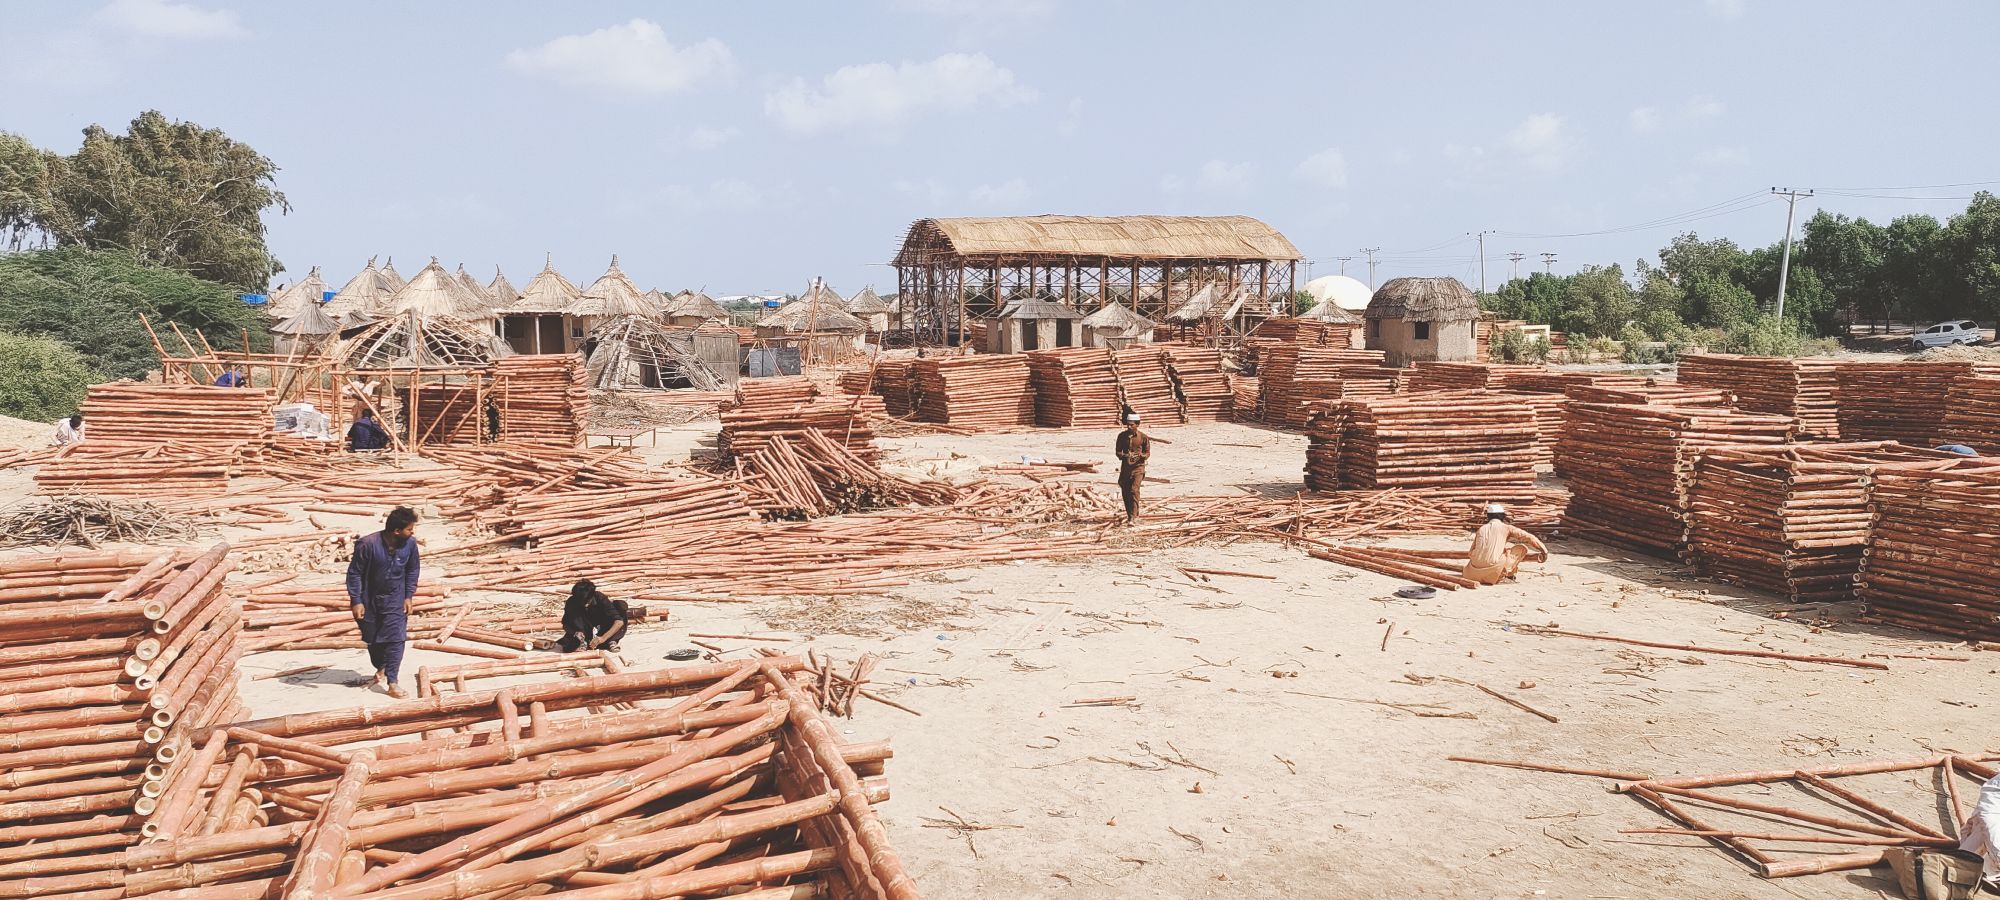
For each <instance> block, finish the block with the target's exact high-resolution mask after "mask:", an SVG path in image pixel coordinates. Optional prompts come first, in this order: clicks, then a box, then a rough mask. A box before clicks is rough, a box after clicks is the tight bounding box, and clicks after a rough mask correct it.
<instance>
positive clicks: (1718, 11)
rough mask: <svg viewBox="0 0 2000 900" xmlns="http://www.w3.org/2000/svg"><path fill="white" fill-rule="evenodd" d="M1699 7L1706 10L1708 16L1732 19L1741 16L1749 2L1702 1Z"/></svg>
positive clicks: (1746, 0)
mask: <svg viewBox="0 0 2000 900" xmlns="http://www.w3.org/2000/svg"><path fill="white" fill-rule="evenodd" d="M1701 5H1702V6H1705V7H1707V8H1708V14H1709V15H1712V16H1714V17H1716V18H1718V19H1734V18H1737V17H1739V16H1741V15H1743V10H1744V8H1745V7H1747V6H1749V5H1750V4H1749V0H1702V4H1701Z"/></svg>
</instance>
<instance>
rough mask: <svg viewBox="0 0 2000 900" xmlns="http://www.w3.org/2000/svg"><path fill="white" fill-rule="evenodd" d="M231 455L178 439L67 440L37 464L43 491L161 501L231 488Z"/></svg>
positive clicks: (208, 494) (38, 483)
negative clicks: (127, 442) (139, 442)
mask: <svg viewBox="0 0 2000 900" xmlns="http://www.w3.org/2000/svg"><path fill="white" fill-rule="evenodd" d="M230 469H231V466H230V460H229V457H227V456H222V455H218V454H216V453H214V452H213V451H211V450H210V449H209V448H206V447H195V446H190V445H187V444H182V443H180V442H177V441H169V442H167V443H162V444H153V445H148V446H119V445H113V444H104V443H99V442H97V441H95V440H90V441H85V442H83V443H81V444H71V445H70V446H68V447H64V448H63V449H62V450H61V452H59V453H57V454H56V456H55V458H54V459H52V460H50V461H49V462H48V463H46V464H44V465H43V466H42V467H41V468H40V469H37V470H35V484H36V486H37V487H39V488H40V489H41V490H42V491H43V492H44V493H52V494H53V493H63V492H68V491H77V492H83V493H90V494H120V495H130V494H139V495H144V496H147V497H151V498H154V499H158V500H161V501H168V500H175V499H192V498H198V497H207V496H213V495H215V494H219V493H222V492H223V491H226V490H228V489H229V473H230Z"/></svg>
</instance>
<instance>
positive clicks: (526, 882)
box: [67, 657, 916, 900]
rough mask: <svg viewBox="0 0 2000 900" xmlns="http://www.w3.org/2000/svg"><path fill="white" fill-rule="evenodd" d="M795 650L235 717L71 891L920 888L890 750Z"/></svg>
mask: <svg viewBox="0 0 2000 900" xmlns="http://www.w3.org/2000/svg"><path fill="white" fill-rule="evenodd" d="M800 668H801V664H800V661H799V660H798V659H797V658H795V657H775V658H764V659H757V660H745V661H741V662H736V663H725V664H718V665H698V666H686V667H679V668H671V669H662V670H657V671H644V672H624V673H619V674H607V675H597V676H591V677H582V678H567V679H555V680H543V681H534V682H529V683H525V684H516V685H513V686H510V687H504V688H498V689H487V690H470V691H464V692H452V693H443V694H437V695H434V696H431V697H427V698H422V699H414V700H409V701H404V702H400V703H390V704H387V705H380V706H374V707H368V708H365V709H363V708H356V709H337V710H329V711H325V712H317V713H302V714H296V715H290V716H280V717H276V718H267V719H257V720H252V721H246V722H240V723H238V724H237V725H235V726H233V727H230V728H228V729H226V730H218V731H216V732H214V733H213V735H214V736H213V737H212V738H211V740H210V742H208V743H206V744H204V745H203V746H202V748H201V751H200V753H199V754H198V758H197V759H196V761H195V766H196V767H197V768H199V769H201V770H202V771H204V772H206V773H211V774H210V775H209V778H208V779H206V780H203V781H196V780H192V779H191V780H190V782H189V784H190V785H191V786H190V787H189V788H188V789H186V790H183V791H178V792H176V793H174V794H172V795H171V796H170V797H169V800H170V801H172V802H171V803H170V804H168V805H169V807H170V808H171V809H173V810H175V812H174V813H173V814H172V815H170V816H168V817H166V820H165V821H163V822H161V823H160V825H161V828H160V831H159V834H158V837H159V840H157V841H155V842H153V843H150V844H146V845H144V846H142V847H137V848H131V849H128V850H126V851H124V852H123V853H120V854H117V855H115V857H112V858H104V859H102V860H101V862H102V864H103V865H104V867H105V868H104V871H103V872H102V873H101V874H100V872H99V871H88V872H84V873H82V874H80V875H79V876H77V877H76V878H75V880H74V881H73V883H71V884H69V885H67V887H73V888H75V889H78V890H104V889H123V890H124V891H125V892H126V893H125V895H128V896H130V895H136V894H141V893H146V892H147V890H149V889H150V888H151V887H156V886H157V887H166V886H171V887H174V888H180V889H184V890H190V891H196V892H199V895H200V896H205V897H258V896H288V897H328V896H334V895H335V894H336V893H338V894H340V895H342V896H376V895H381V896H400V897H411V898H416V897H438V898H444V897H454V896H475V895H482V896H483V895H497V894H508V893H515V892H522V891H525V892H527V893H530V894H536V893H544V892H549V891H558V892H565V893H569V892H578V891H581V892H583V893H584V894H591V895H604V896H632V897H641V896H658V897H667V896H682V895H707V894H714V893H718V892H719V893H737V892H741V891H750V892H752V894H750V895H751V896H756V895H762V896H786V897H806V896H839V897H855V898H911V900H913V898H915V897H916V891H915V888H914V886H913V884H912V882H911V880H910V878H909V876H908V875H907V874H905V873H904V872H903V870H902V866H901V863H900V861H899V860H898V858H897V856H896V854H895V851H894V849H893V848H891V847H890V846H889V844H888V842H887V840H886V837H885V833H884V829H883V827H882V824H881V822H880V821H879V820H877V818H876V816H875V813H874V811H873V809H872V808H871V805H872V804H874V803H877V802H880V801H882V800H884V799H886V797H887V796H888V786H887V783H886V782H885V781H883V780H882V779H881V777H880V776H881V774H882V771H883V764H884V762H885V761H886V760H887V759H888V758H889V755H890V751H889V748H888V746H887V745H886V744H879V743H878V744H842V743H841V742H840V741H839V739H838V738H837V736H836V732H835V731H834V729H833V728H832V726H831V725H830V724H829V723H828V722H827V721H826V720H825V719H824V718H823V717H822V716H821V715H820V714H819V712H818V711H817V709H816V704H815V702H814V700H813V698H811V697H810V696H808V695H807V694H806V692H805V691H804V690H803V689H801V688H800V687H799V686H797V685H796V684H794V682H793V680H792V679H793V677H795V676H796V675H797V673H799V671H800ZM780 885H790V887H783V888H780V887H779V886H780ZM135 886H137V887H138V888H140V889H139V890H135ZM760 888H762V889H766V890H759V889H760ZM773 891H777V892H778V893H776V894H773V893H772V892H773Z"/></svg>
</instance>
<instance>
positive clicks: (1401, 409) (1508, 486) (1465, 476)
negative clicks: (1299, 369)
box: [1306, 391, 1535, 501]
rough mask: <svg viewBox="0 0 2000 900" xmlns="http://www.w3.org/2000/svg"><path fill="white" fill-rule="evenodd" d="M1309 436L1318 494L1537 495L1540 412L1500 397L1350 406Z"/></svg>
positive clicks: (1321, 420) (1332, 413) (1310, 469)
mask: <svg viewBox="0 0 2000 900" xmlns="http://www.w3.org/2000/svg"><path fill="white" fill-rule="evenodd" d="M1307 438H1308V440H1309V441H1310V444H1309V445H1308V446H1309V449H1308V455H1307V460H1308V462H1307V466H1306V486H1307V487H1308V488H1311V489H1313V490H1319V491H1327V490H1337V489H1339V488H1385V487H1399V488H1409V489H1414V490H1421V491H1423V492H1425V493H1426V494H1428V495H1431V496H1435V497H1452V498H1457V499H1463V500H1468V501H1496V500H1528V499H1531V498H1533V497H1534V495H1535V447H1534V444H1535V423H1534V414H1533V413H1532V412H1531V411H1530V410H1528V409H1527V408H1526V407H1524V406H1522V405H1521V404H1519V403H1516V402H1513V401H1512V400H1511V399H1510V398H1508V397H1506V396H1503V395H1500V394H1493V393H1488V392H1485V391H1458V392H1450V391H1441V392H1434V393H1429V394H1423V395H1409V396H1403V397H1384V398H1376V399H1370V400H1346V401H1342V402H1341V403H1340V404H1339V405H1337V406H1335V407H1333V408H1332V409H1331V410H1329V411H1328V412H1327V413H1326V414H1325V415H1321V416H1317V417H1315V419H1314V420H1313V422H1312V424H1311V425H1310V426H1309V430H1308V431H1307ZM1315 450H1317V451H1318V452H1314V451H1315Z"/></svg>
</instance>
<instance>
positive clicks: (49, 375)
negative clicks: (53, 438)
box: [0, 331, 98, 422]
mask: <svg viewBox="0 0 2000 900" xmlns="http://www.w3.org/2000/svg"><path fill="white" fill-rule="evenodd" d="M97 380H98V378H97V376H96V373H94V372H92V371H91V370H90V366H89V364H88V363H86V362H84V359H83V356H82V354H79V353H77V352H76V351H75V350H72V349H70V346H69V345H68V344H65V343H63V342H61V341H58V340H56V339H55V338H52V337H48V336H46V335H39V334H16V333H14V332H10V331H0V415H8V416H13V417H14V418H17V419H30V420H33V421H37V422H53V421H55V420H56V419H59V418H61V417H63V416H67V415H70V414H71V413H74V412H76V410H77V406H78V405H79V404H81V403H82V402H83V395H84V391H85V389H87V388H88V387H89V386H90V384H91V383H92V382H95V381H97Z"/></svg>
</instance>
